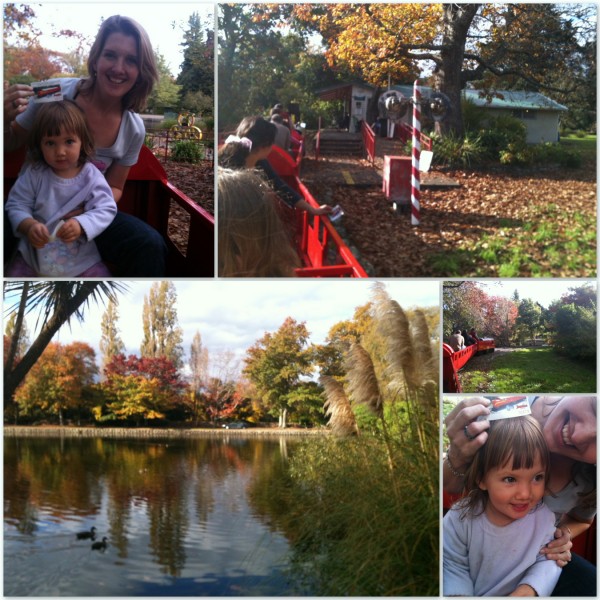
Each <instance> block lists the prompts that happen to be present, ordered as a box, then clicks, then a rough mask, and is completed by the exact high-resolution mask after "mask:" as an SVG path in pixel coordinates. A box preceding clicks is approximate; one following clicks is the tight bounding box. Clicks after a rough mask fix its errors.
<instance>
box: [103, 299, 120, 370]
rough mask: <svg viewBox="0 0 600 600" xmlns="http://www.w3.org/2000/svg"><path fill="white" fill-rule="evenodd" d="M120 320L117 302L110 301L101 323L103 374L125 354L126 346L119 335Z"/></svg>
mask: <svg viewBox="0 0 600 600" xmlns="http://www.w3.org/2000/svg"><path fill="white" fill-rule="evenodd" d="M118 320H119V311H118V310H117V304H116V302H113V301H112V300H110V301H109V303H108V306H107V308H106V310H105V311H104V313H103V314H102V321H101V323H100V330H101V336H100V352H101V353H102V372H103V371H104V367H105V366H106V365H107V364H108V363H109V362H110V361H111V360H112V359H113V357H115V356H117V354H125V344H124V343H123V340H122V339H121V336H120V335H119V328H118V326H117V322H118Z"/></svg>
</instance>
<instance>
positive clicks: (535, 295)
mask: <svg viewBox="0 0 600 600" xmlns="http://www.w3.org/2000/svg"><path fill="white" fill-rule="evenodd" d="M592 281H593V283H594V284H596V282H595V280H592ZM584 282H585V280H563V279H556V280H548V281H546V280H539V279H537V280H536V279H514V280H505V281H500V280H498V281H494V280H486V281H480V282H479V284H480V287H481V288H482V289H483V290H484V291H485V292H486V294H488V295H490V296H503V297H505V298H512V296H513V294H514V292H515V290H518V292H519V298H521V300H523V299H525V298H530V299H531V300H533V301H535V302H539V303H540V304H541V305H542V306H543V307H544V308H548V306H549V305H550V304H551V303H552V302H553V301H554V300H559V299H560V298H561V296H562V295H563V294H566V293H567V292H568V291H569V289H570V288H574V287H580V286H582V285H583V284H584Z"/></svg>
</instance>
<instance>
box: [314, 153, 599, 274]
mask: <svg viewBox="0 0 600 600" xmlns="http://www.w3.org/2000/svg"><path fill="white" fill-rule="evenodd" d="M311 168H317V169H318V172H317V173H318V175H315V174H314V173H312V174H311V179H312V180H313V181H312V182H311V185H310V190H311V192H312V193H313V195H314V196H315V198H317V200H319V199H323V198H326V199H327V201H328V202H329V203H333V204H340V205H341V206H342V207H343V209H344V212H345V216H344V219H343V221H344V222H343V225H344V227H345V229H346V230H347V233H348V237H349V238H350V239H351V241H352V243H353V244H354V245H355V246H356V247H357V248H358V250H359V253H360V256H359V257H358V258H359V260H360V261H361V262H363V263H365V264H366V265H370V267H372V269H371V273H370V274H371V275H372V276H377V277H422V276H437V277H444V276H463V277H469V276H478V277H481V276H484V277H485V276H498V275H500V276H523V277H531V276H548V275H550V276H555V277H589V276H595V273H596V265H595V258H593V259H590V256H593V257H595V247H596V235H595V225H596V174H595V165H589V164H588V165H586V168H583V169H578V170H560V169H557V168H556V169H554V168H553V169H550V168H548V169H544V170H538V171H536V172H531V171H527V170H524V169H520V170H519V169H512V170H511V169H508V168H502V169H498V170H496V171H489V172H482V173H478V172H466V171H455V172H452V173H447V175H449V176H451V177H453V178H454V179H456V180H457V181H458V182H459V183H460V187H458V188H446V189H435V190H433V189H424V190H421V224H420V225H419V226H413V225H411V220H410V212H409V211H407V212H405V213H401V212H394V211H393V210H392V207H391V203H390V202H389V201H388V200H387V199H386V198H385V196H384V194H383V192H382V190H381V186H369V187H352V186H344V185H331V184H330V183H328V182H329V181H332V180H334V179H335V178H334V177H333V176H332V174H328V172H327V169H328V168H335V165H332V166H331V167H328V166H327V164H326V163H321V164H319V165H318V167H315V166H314V165H312V164H311V161H307V164H306V166H303V174H304V173H305V169H311ZM356 168H357V169H360V168H365V167H364V166H363V165H361V164H360V161H358V160H357V161H356ZM371 168H372V167H371ZM407 208H408V207H407ZM573 243H576V244H579V246H578V247H577V246H576V247H572V244H573Z"/></svg>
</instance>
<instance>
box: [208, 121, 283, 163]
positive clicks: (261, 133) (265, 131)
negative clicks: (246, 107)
mask: <svg viewBox="0 0 600 600" xmlns="http://www.w3.org/2000/svg"><path fill="white" fill-rule="evenodd" d="M235 134H236V136H237V137H239V138H248V139H249V140H250V141H251V142H252V148H248V147H247V146H245V145H244V144H241V143H240V142H229V143H228V144H225V145H224V146H223V147H222V148H221V150H219V164H220V165H221V166H222V167H226V168H228V169H243V168H244V167H245V166H246V158H248V156H249V154H250V153H251V152H252V151H254V150H258V149H259V148H267V147H268V146H272V145H273V144H274V142H275V136H276V135H277V127H276V126H275V125H274V124H273V123H271V122H270V121H267V120H266V119H263V118H262V117H260V116H254V117H244V118H243V119H242V121H241V122H240V124H239V125H238V127H237V130H236V132H235Z"/></svg>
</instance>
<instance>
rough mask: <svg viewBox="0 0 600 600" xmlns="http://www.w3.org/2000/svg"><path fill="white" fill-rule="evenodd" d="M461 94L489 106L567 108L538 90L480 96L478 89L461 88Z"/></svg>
mask: <svg viewBox="0 0 600 600" xmlns="http://www.w3.org/2000/svg"><path fill="white" fill-rule="evenodd" d="M463 96H464V97H465V98H466V99H467V100H469V101H470V102H473V104H476V105H477V106H488V107H490V108H520V109H528V110H554V111H566V110H569V109H568V108H567V107H566V106H563V105H562V104H559V103H558V102H555V101H554V100H551V99H550V98H548V97H546V96H544V95H543V94H540V93H539V92H517V91H513V90H510V91H508V90H498V91H494V92H493V97H492V98H491V99H490V98H485V97H481V95H480V91H479V90H463Z"/></svg>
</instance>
